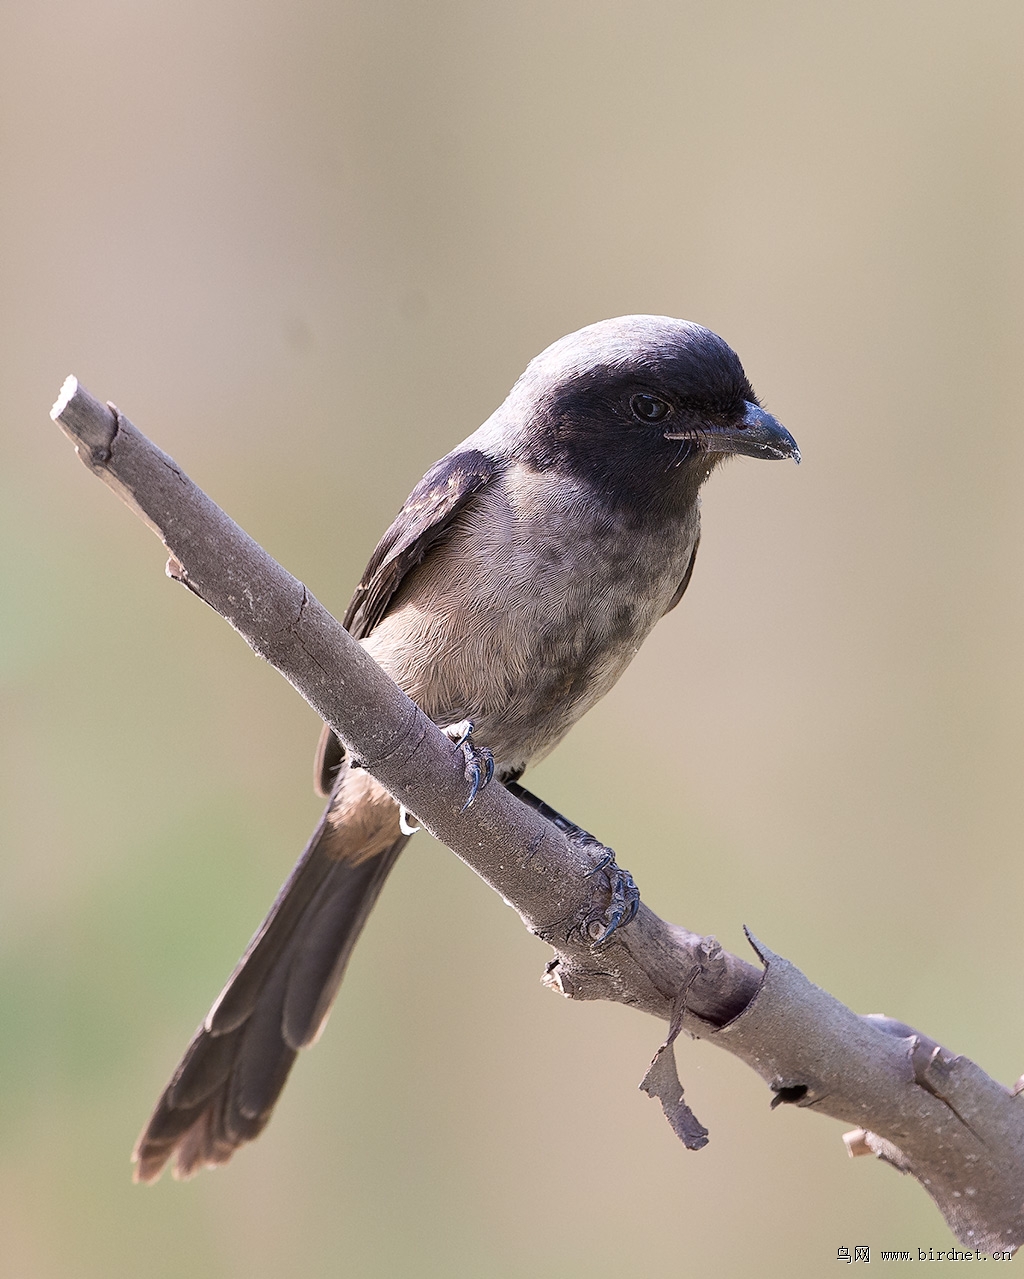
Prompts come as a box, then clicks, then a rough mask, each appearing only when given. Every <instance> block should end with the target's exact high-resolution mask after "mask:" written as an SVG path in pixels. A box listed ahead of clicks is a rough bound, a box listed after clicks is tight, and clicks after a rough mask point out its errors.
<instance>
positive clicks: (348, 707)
mask: <svg viewBox="0 0 1024 1279" xmlns="http://www.w3.org/2000/svg"><path fill="white" fill-rule="evenodd" d="M51 416H52V417H53V418H54V420H55V421H56V422H57V423H58V424H59V425H60V426H61V428H62V429H63V430H64V431H65V433H66V434H67V435H68V436H69V437H70V438H71V439H72V441H73V442H74V443H75V446H76V449H77V451H78V453H79V456H80V457H81V458H82V460H83V462H84V463H85V464H86V465H87V466H88V467H89V468H90V470H92V471H93V473H94V474H95V475H97V476H98V477H99V478H100V479H102V480H103V481H104V482H105V483H106V484H108V485H109V486H110V487H111V488H113V489H114V490H115V492H117V493H118V495H119V496H120V497H121V498H122V500H123V501H125V502H126V504H127V505H129V506H130V507H131V508H132V509H133V510H134V511H135V512H136V513H137V514H138V515H139V516H140V518H142V519H143V520H144V521H145V523H147V524H148V525H149V527H150V528H152V529H153V530H154V531H155V532H156V533H157V535H158V536H159V537H160V538H161V540H162V541H163V543H164V545H165V546H166V547H167V549H168V551H169V552H170V559H169V561H168V566H167V569H168V573H169V575H170V576H172V577H173V578H175V579H177V580H178V581H181V582H182V583H183V584H184V585H186V586H187V587H188V588H189V589H190V590H192V591H193V592H195V593H196V594H197V595H199V596H200V597H201V598H202V599H204V600H205V601H206V602H207V603H208V604H209V605H210V606H211V607H212V608H214V609H216V611H217V612H218V613H220V614H221V615H222V616H223V617H225V618H226V619H227V620H228V621H229V622H230V623H231V624H232V626H234V627H235V628H236V629H237V630H238V631H239V632H240V633H241V634H242V636H243V637H244V638H245V639H246V641H247V642H248V643H249V644H250V645H251V647H252V648H253V649H254V650H255V651H256V652H257V653H258V654H259V655H260V656H261V657H264V658H266V660H267V661H269V662H270V663H271V665H273V666H274V667H275V668H276V669H277V670H278V671H280V672H281V674H283V675H284V676H285V677H286V678H287V679H288V680H289V681H290V682H291V683H292V684H293V685H294V687H295V688H296V689H297V690H298V692H299V693H300V694H301V695H302V696H303V697H304V698H305V699H306V701H308V702H309V704H310V705H311V706H312V707H313V709H314V710H315V711H316V712H317V714H319V715H320V716H321V717H322V718H323V719H324V720H325V721H326V722H327V723H328V724H330V726H331V728H332V729H333V730H334V731H335V732H336V733H337V735H338V737H339V738H340V739H341V740H342V741H343V742H344V744H345V746H346V748H347V749H348V750H349V751H350V752H351V753H352V755H353V756H354V757H356V758H358V759H359V760H360V761H361V762H362V763H363V765H364V766H365V767H366V768H367V769H368V771H369V772H371V773H372V774H373V775H374V776H375V777H377V778H378V779H379V780H380V781H381V782H382V783H383V785H384V786H386V787H387V789H388V790H389V791H390V792H391V794H392V795H394V797H395V798H396V800H398V802H399V803H401V804H402V805H403V806H404V807H405V808H406V809H408V810H409V812H411V813H415V814H416V815H417V817H418V818H419V820H420V822H421V823H422V824H423V825H424V826H425V827H426V828H427V829H428V830H430V831H431V833H432V834H434V835H435V836H436V837H437V838H438V839H440V840H441V841H442V842H443V843H445V844H447V845H448V846H449V847H450V848H451V849H452V850H453V851H454V852H456V853H457V854H458V856H459V857H461V858H462V859H463V861H465V862H466V863H467V864H468V865H470V866H471V867H472V868H473V869H474V870H475V871H476V872H477V874H479V875H480V876H481V877H482V878H483V879H485V880H486V881H487V882H488V883H489V884H490V885H491V886H492V887H493V888H495V889H496V890H497V891H498V892H499V893H501V895H502V896H503V897H504V899H505V900H506V901H507V902H508V903H509V904H510V905H512V906H514V907H515V909H516V910H517V911H518V912H519V914H520V915H521V916H522V918H523V920H524V922H525V923H526V925H527V927H528V928H530V929H531V930H532V931H533V932H534V933H536V934H537V935H538V936H539V937H542V938H543V939H544V940H545V941H547V942H549V943H550V944H551V945H552V946H553V947H554V949H555V952H556V955H555V959H554V960H553V961H552V962H551V964H550V965H549V967H548V978H547V980H548V982H549V984H551V985H552V986H554V987H555V988H557V989H559V990H561V991H562V992H563V993H564V994H566V995H568V996H570V997H573V998H584V999H612V1000H617V1001H619V1002H621V1003H626V1004H630V1005H632V1006H634V1007H636V1008H640V1009H642V1010H643V1011H644V1012H648V1013H652V1014H653V1015H655V1016H658V1017H661V1018H663V1019H666V1020H673V1021H674V1023H675V1026H676V1028H678V1027H679V1026H680V1025H681V1026H682V1027H683V1028H684V1029H685V1030H687V1031H688V1032H690V1033H691V1034H693V1035H695V1036H698V1037H700V1038H706V1039H710V1040H712V1041H713V1042H715V1043H718V1044H720V1045H721V1046H722V1047H723V1048H726V1049H728V1050H729V1051H730V1052H733V1053H735V1054H736V1055H737V1056H739V1057H741V1058H742V1059H743V1060H744V1061H746V1062H747V1063H748V1064H749V1065H751V1066H752V1067H753V1069H755V1070H756V1071H757V1072H758V1074H760V1075H761V1077H762V1078H764V1079H765V1080H766V1081H767V1082H768V1083H769V1085H770V1087H771V1088H772V1089H773V1090H774V1092H775V1094H776V1099H777V1100H780V1101H788V1102H792V1103H794V1104H797V1105H801V1106H805V1107H808V1108H812V1109H815V1110H818V1111H821V1112H823V1113H825V1114H829V1115H832V1116H834V1117H836V1118H840V1119H844V1120H846V1121H847V1122H853V1123H855V1124H857V1125H858V1127H859V1128H860V1129H863V1130H866V1131H864V1132H862V1133H860V1134H859V1135H858V1140H857V1141H856V1142H855V1143H854V1145H855V1146H856V1147H857V1148H858V1149H859V1150H864V1151H868V1150H870V1151H873V1152H874V1153H876V1154H878V1155H879V1156H880V1157H882V1158H883V1159H886V1160H887V1161H888V1162H890V1163H893V1164H894V1165H895V1166H897V1167H899V1168H900V1169H901V1170H903V1171H909V1172H912V1173H913V1174H914V1175H915V1176H916V1177H917V1178H918V1179H919V1180H921V1181H922V1183H923V1184H924V1185H925V1187H926V1188H927V1189H928V1191H929V1193H930V1194H931V1195H932V1196H933V1198H934V1199H935V1200H936V1202H937V1204H938V1205H939V1207H940V1209H941V1210H942V1212H943V1213H944V1215H945V1216H946V1219H947V1221H948V1222H949V1224H950V1226H951V1227H952V1229H953V1230H954V1231H955V1233H956V1234H957V1236H958V1238H959V1239H960V1240H961V1242H962V1243H963V1244H964V1245H965V1246H967V1247H971V1248H980V1249H982V1250H986V1251H998V1250H1012V1249H1014V1248H1016V1247H1017V1246H1018V1245H1019V1244H1020V1243H1021V1242H1022V1241H1024V1205H1022V1202H1021V1201H1022V1199H1024V1193H1022V1189H1021V1188H1022V1187H1024V1102H1022V1101H1021V1100H1020V1098H1019V1097H1018V1096H1017V1095H1016V1094H1015V1093H1011V1092H1010V1091H1009V1090H1007V1089H1006V1088H1003V1087H1002V1086H1001V1085H999V1084H997V1083H994V1082H993V1081H992V1080H990V1079H989V1078H988V1077H987V1076H986V1075H984V1073H983V1072H982V1071H980V1070H979V1069H978V1067H976V1066H975V1065H973V1063H971V1062H968V1061H967V1060H966V1059H965V1058H960V1057H954V1056H952V1055H950V1054H946V1053H944V1052H943V1051H942V1050H941V1049H939V1048H938V1047H937V1046H936V1045H934V1044H932V1042H931V1041H930V1040H926V1039H925V1038H924V1037H923V1036H919V1035H917V1034H916V1033H915V1032H914V1031H912V1030H910V1028H908V1027H904V1026H901V1025H898V1024H897V1023H892V1022H888V1021H887V1020H885V1019H872V1018H868V1017H860V1016H857V1015H856V1014H854V1013H852V1012H850V1010H849V1009H847V1008H845V1007H844V1006H843V1005H842V1004H839V1003H838V1001H836V1000H834V999H833V998H832V997H831V996H830V995H827V994H826V993H825V992H824V991H821V990H819V989H818V988H817V987H816V986H813V985H811V983H810V982H808V981H807V979H806V978H805V977H803V976H802V974H800V973H799V972H798V971H797V970H796V969H795V968H793V967H792V965H790V964H788V963H787V962H786V961H785V960H782V959H779V958H778V957H777V956H774V955H772V954H771V953H770V952H769V951H767V950H766V949H765V948H764V947H762V946H760V944H759V943H756V944H755V949H756V950H757V952H758V954H759V956H760V957H761V959H762V960H763V961H764V963H765V970H764V972H763V973H762V972H761V970H759V969H757V968H755V967H753V966H752V965H750V964H749V963H746V962H745V961H743V960H741V959H739V958H737V957H736V956H733V955H730V954H728V953H727V952H725V951H723V950H722V949H721V947H719V946H718V945H717V943H715V942H714V940H713V939H708V938H703V937H700V936H697V935H696V934H693V933H690V932H687V931H686V930H685V929H683V928H680V927H678V926H676V925H674V924H669V923H666V922H665V921H664V920H661V919H659V918H658V916H657V915H655V914H654V913H653V912H652V911H650V910H648V909H647V908H646V907H645V906H641V907H640V910H639V913H638V914H637V917H636V918H635V919H634V920H633V922H632V923H631V924H629V925H628V926H627V927H623V928H620V929H618V931H616V932H615V933H614V934H613V936H612V938H611V939H610V941H608V942H607V943H605V944H603V945H601V946H599V947H595V946H594V945H593V943H592V940H591V938H592V935H594V934H593V933H592V931H591V929H592V928H593V918H594V907H595V901H594V898H595V892H596V893H597V895H598V896H600V893H601V892H602V891H605V892H606V891H607V882H606V880H604V879H602V877H601V876H599V875H593V873H592V872H593V871H594V870H595V853H594V850H593V849H592V848H591V847H589V846H588V845H586V844H585V843H581V842H579V841H575V840H573V839H571V838H567V837H566V836H565V835H564V834H563V833H562V832H561V831H560V830H559V829H558V828H557V827H556V826H555V825H554V824H553V823H551V822H550V821H548V820H547V819H546V818H545V817H543V816H541V815H540V814H539V813H538V812H535V811H534V810H532V809H530V808H528V807H527V806H526V805H524V804H522V803H520V802H519V801H518V800H517V799H515V798H514V797H513V796H512V795H511V794H510V793H509V792H508V791H507V790H505V789H504V787H502V786H499V785H497V784H495V785H492V786H490V787H488V788H487V789H486V790H484V791H483V792H481V794H480V796H479V797H478V799H477V801H476V803H475V804H474V805H473V807H472V808H471V809H469V810H468V811H467V812H462V805H463V801H464V799H465V794H466V781H465V777H464V773H463V769H462V766H461V756H460V755H459V754H458V753H455V752H453V751H452V747H451V742H450V740H449V739H448V738H447V737H446V736H445V735H444V734H443V733H441V731H440V730H439V729H438V728H437V727H436V726H435V725H434V724H433V723H432V722H431V721H430V720H429V719H428V718H427V717H426V716H425V715H424V714H423V712H422V711H420V710H419V708H418V707H417V706H415V705H414V704H413V703H412V702H411V701H410V700H409V699H408V698H407V697H406V696H405V694H404V693H402V692H401V691H400V690H399V689H398V688H397V687H396V686H395V685H394V684H393V683H392V682H391V680H390V679H388V677H387V676H386V675H385V674H384V673H383V671H381V670H380V668H379V667H378V666H377V665H376V663H375V662H374V661H373V660H372V659H371V658H370V657H369V656H368V655H367V654H366V652H365V651H364V650H363V648H362V647H361V646H360V645H359V644H358V643H356V641H354V640H353V639H352V638H351V636H349V635H348V633H347V632H346V631H345V630H344V629H343V628H342V627H341V626H340V624H339V623H338V622H336V621H335V619H334V618H333V617H331V615H330V614H329V613H328V612H327V610H326V609H324V608H323V607H322V605H320V604H319V602H318V601H317V600H316V599H315V598H314V597H313V596H312V595H311V594H310V593H309V592H308V591H307V590H306V588H305V587H304V586H303V585H302V583H301V582H299V581H297V580H296V579H295V578H294V577H292V576H291V575H290V574H289V573H287V572H286V571H285V570H284V569H283V568H281V566H280V565H278V564H277V563H276V562H275V561H274V560H273V559H272V558H271V557H270V556H269V555H267V554H266V552H265V551H263V549H262V548H261V547H259V546H258V545H257V544H256V543H255V542H253V541H252V539H251V538H249V537H248V536H247V535H246V534H245V533H244V532H243V531H242V530H241V529H240V528H239V527H238V525H236V524H235V523H234V522H233V521H232V520H230V519H229V518H228V516H227V515H225V513H224V512H223V511H221V510H220V508H219V507H217V506H216V505H215V504H214V503H213V502H212V501H211V500H210V499H209V498H208V497H207V496H206V495H205V494H204V493H203V492H202V491H201V490H200V489H198V488H197V487H196V486H195V485H194V484H193V483H192V482H191V481H190V480H189V479H188V477H187V476H185V475H184V474H183V472H182V471H181V470H180V469H179V468H178V467H177V466H176V464H175V463H174V462H173V461H172V460H171V459H170V458H169V457H167V456H166V455H165V454H164V453H162V452H160V450H159V449H157V448H156V447H155V446H154V445H153V444H151V443H150V442H149V441H148V440H147V439H146V438H145V437H144V436H143V435H141V434H140V433H139V432H138V431H137V430H136V429H135V427H134V426H132V424H131V423H130V422H129V421H128V420H127V419H126V418H125V417H124V416H123V415H121V414H120V413H119V412H118V411H117V410H116V409H115V408H113V406H108V405H103V404H100V403H99V402H98V401H97V400H95V399H94V398H93V397H92V396H91V395H89V393H88V392H87V391H85V390H84V389H83V388H81V387H80V386H79V385H78V383H77V382H76V380H75V379H74V378H69V379H68V380H67V382H66V383H65V385H64V387H63V389H62V392H61V396H60V398H59V399H58V401H57V403H56V404H55V405H54V408H53V411H52V415H51ZM597 931H598V932H599V931H600V930H599V929H598V930H597ZM681 992H682V994H681ZM668 1060H669V1062H671V1057H670V1054H669V1058H668ZM673 1080H675V1083H673V1082H672V1081H673ZM649 1087H650V1090H651V1091H655V1092H657V1095H659V1096H660V1097H661V1098H662V1101H663V1104H664V1105H665V1106H666V1110H667V1111H668V1112H669V1115H670V1118H672V1119H673V1123H674V1125H675V1126H676V1127H677V1131H680V1133H681V1135H683V1136H684V1139H685V1140H688V1144H693V1145H699V1144H701V1140H693V1141H690V1140H689V1139H688V1137H687V1136H686V1134H685V1133H684V1132H683V1129H684V1128H685V1129H687V1131H688V1132H689V1133H690V1135H691V1136H692V1134H693V1131H694V1129H693V1128H692V1127H691V1128H688V1127H687V1124H686V1123H685V1121H684V1120H683V1119H680V1115H681V1114H682V1112H684V1111H685V1106H682V1102H681V1093H682V1090H681V1089H678V1081H677V1080H676V1079H675V1074H674V1068H671V1069H670V1070H669V1071H668V1074H667V1076H666V1073H665V1071H664V1070H660V1073H659V1082H658V1084H657V1086H656V1087H655V1086H653V1085H649ZM676 1089H678V1096H675V1090H676ZM686 1113H688V1112H686ZM691 1118H692V1117H691ZM696 1128H697V1130H698V1131H699V1125H697V1126H696Z"/></svg>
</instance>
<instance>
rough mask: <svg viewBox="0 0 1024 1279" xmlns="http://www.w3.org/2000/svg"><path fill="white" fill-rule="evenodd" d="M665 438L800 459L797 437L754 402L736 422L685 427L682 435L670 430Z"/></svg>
mask: <svg viewBox="0 0 1024 1279" xmlns="http://www.w3.org/2000/svg"><path fill="white" fill-rule="evenodd" d="M665 439H666V440H684V439H685V440H694V441H695V442H696V443H699V444H700V445H701V446H702V447H703V448H704V449H706V450H707V452H708V453H742V454H744V456H746V457H766V458H772V459H773V460H775V461H778V460H780V459H782V458H784V457H791V458H792V459H793V461H794V462H799V461H800V450H799V448H798V447H797V443H796V440H794V439H793V437H792V435H790V433H789V432H788V431H787V430H786V428H785V427H784V426H783V425H782V423H781V422H780V421H779V420H778V418H774V417H772V415H771V414H770V413H766V412H765V411H764V409H762V408H758V406H757V405H756V404H750V403H748V404H747V406H746V411H745V412H744V414H743V417H742V418H740V420H739V421H738V422H737V423H736V424H735V425H733V426H707V427H703V428H701V429H699V430H697V431H686V432H682V431H681V432H680V433H679V434H678V435H673V434H672V433H671V432H670V431H666V432H665Z"/></svg>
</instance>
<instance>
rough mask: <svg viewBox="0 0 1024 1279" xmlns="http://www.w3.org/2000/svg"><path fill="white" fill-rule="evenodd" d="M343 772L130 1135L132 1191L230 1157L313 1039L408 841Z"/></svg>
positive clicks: (388, 813)
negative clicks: (170, 1165) (169, 1166)
mask: <svg viewBox="0 0 1024 1279" xmlns="http://www.w3.org/2000/svg"><path fill="white" fill-rule="evenodd" d="M344 771H345V772H346V774H347V776H346V777H344V778H343V779H342V783H343V785H344V782H346V781H348V782H349V783H350V784H349V785H348V786H347V787H344V789H345V790H347V792H348V794H347V795H344V796H342V795H340V793H339V792H338V791H336V792H335V797H334V799H333V800H332V802H331V803H330V804H329V805H328V807H327V809H326V811H325V812H324V815H323V817H322V818H321V819H320V824H319V825H318V826H317V828H316V830H315V831H314V832H313V835H312V837H311V838H310V841H309V843H308V844H307V846H306V849H305V852H304V853H303V854H302V856H301V857H300V858H299V861H298V862H297V864H296V866H295V869H294V870H293V871H292V873H291V875H290V876H289V877H288V880H287V882H286V883H285V885H284V887H283V888H282V889H281V891H280V893H279V894H278V897H277V900H276V901H275V902H274V905H273V906H272V907H271V910H270V913H269V914H268V915H267V917H266V919H265V920H264V921H263V923H262V925H261V926H260V929H259V931H258V932H257V933H256V935H255V936H254V937H253V939H252V941H251V942H250V943H249V947H248V949H247V950H246V952H245V954H244V955H243V956H242V958H241V960H240V961H239V964H238V967H237V968H236V969H235V971H234V972H233V973H232V974H231V977H230V978H229V979H228V983H227V985H226V986H225V987H224V989H223V991H221V994H220V996H219V997H218V999H217V1001H216V1002H215V1003H214V1005H213V1007H212V1008H211V1009H210V1012H209V1013H208V1014H207V1017H206V1020H205V1021H204V1022H203V1024H202V1025H201V1026H200V1027H199V1029H198V1031H197V1032H196V1035H195V1038H194V1039H193V1040H192V1042H191V1043H190V1044H189V1046H188V1049H187V1050H186V1052H185V1055H184V1057H183V1058H182V1060H181V1063H180V1064H179V1066H178V1068H177V1070H175V1072H174V1074H173V1076H172V1077H171V1081H170V1083H169V1084H168V1085H167V1087H166V1088H165V1089H164V1092H163V1095H162V1096H161V1098H160V1100H159V1101H158V1102H157V1106H156V1109H155V1110H154V1112H153V1116H152V1118H151V1119H150V1121H149V1123H148V1124H147V1125H146V1128H145V1131H144V1132H143V1133H142V1135H141V1136H140V1137H139V1140H138V1143H137V1144H136V1147H135V1152H134V1154H133V1159H135V1161H136V1164H137V1166H136V1169H135V1180H136V1181H154V1180H155V1179H156V1178H157V1177H159V1175H160V1173H161V1172H162V1171H163V1167H164V1165H165V1164H166V1163H167V1161H168V1160H169V1159H172V1158H173V1159H174V1163H175V1167H174V1175H175V1176H176V1177H191V1176H192V1175H193V1174H194V1173H196V1172H198V1171H199V1169H200V1168H203V1167H205V1166H209V1165H213V1164H221V1163H224V1162H226V1161H227V1160H228V1159H230V1158H231V1156H232V1154H234V1152H235V1150H236V1149H237V1148H238V1147H239V1146H240V1145H242V1144H243V1143H244V1142H247V1141H252V1139H253V1138H254V1137H256V1136H258V1135H259V1133H260V1132H262V1130H263V1128H264V1126H265V1125H266V1123H267V1120H268V1119H269V1118H270V1112H271V1110H272V1109H273V1107H274V1103H275V1102H276V1101H277V1098H278V1096H279V1095H280V1092H281V1089H282V1088H283V1087H284V1084H285V1080H286V1079H287V1078H288V1072H289V1070H290V1069H291V1067H292V1062H293V1061H294V1060H295V1057H296V1055H297V1053H298V1051H299V1049H300V1048H306V1047H308V1046H309V1045H310V1044H312V1043H314V1042H315V1040H316V1038H317V1036H318V1035H319V1033H320V1030H321V1029H322V1027H323V1024H324V1022H325V1021H326V1019H327V1014H328V1013H329V1012H330V1008H331V1004H332V1003H333V1002H334V997H335V995H336V994H337V993H338V986H339V985H340V983H341V978H342V975H343V974H344V971H345V965H346V964H347V963H348V958H349V955H350V954H351V953H352V947H353V946H354V945H355V942H356V939H357V938H358V936H359V933H360V931H361V930H362V927H363V924H364V923H365V922H366V917H367V915H368V914H369V913H370V909H371V908H372V906H373V904H374V902H375V901H376V900H377V895H378V893H379V892H380V890H381V888H382V886H383V884H384V880H385V879H386V877H387V874H388V871H389V870H390V869H391V867H392V866H393V865H394V863H395V859H396V858H397V856H398V854H399V853H400V852H401V850H402V847H403V846H404V844H405V843H406V840H407V838H408V837H407V836H405V835H401V834H399V833H398V821H397V809H396V808H395V806H394V801H392V800H391V799H390V797H389V796H386V795H385V794H384V793H383V792H380V793H374V794H372V796H371V794H370V793H369V792H370V790H371V789H372V788H376V783H373V782H372V779H370V778H369V777H368V776H367V775H366V774H358V773H356V774H348V770H344ZM351 783H355V784H354V785H352V784H351ZM368 784H369V785H368ZM376 790H377V791H379V788H376ZM339 799H341V800H342V802H341V803H339ZM345 800H348V801H349V802H347V803H346V802H344V801H345ZM361 800H362V801H367V800H369V801H370V802H368V803H366V802H362V803H361V802H360V801H361ZM385 801H386V802H385ZM346 809H347V810H348V816H350V817H355V818H356V819H357V820H351V821H346V820H345V817H346V813H345V810H346ZM353 810H355V811H353Z"/></svg>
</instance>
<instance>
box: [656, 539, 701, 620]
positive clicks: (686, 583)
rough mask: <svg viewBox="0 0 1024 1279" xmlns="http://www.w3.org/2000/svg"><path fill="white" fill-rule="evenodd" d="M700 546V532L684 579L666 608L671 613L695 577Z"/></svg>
mask: <svg viewBox="0 0 1024 1279" xmlns="http://www.w3.org/2000/svg"><path fill="white" fill-rule="evenodd" d="M698 546H700V534H699V533H698V534H697V540H696V542H694V544H693V550H692V551H691V552H690V562H689V564H687V566H686V572H685V573H684V574H683V580H682V581H681V582H680V583H679V589H678V590H677V591H676V593H675V595H673V596H672V598H671V599H670V600H669V602H668V608H666V609H665V613H671V612H672V610H673V609H674V608H675V606H676V605H677V604H678V603H679V601H680V600H681V599H682V598H683V596H684V595H685V594H686V588H687V587H688V586H689V585H690V578H691V577H693V566H694V564H695V563H696V560H697V547H698ZM664 616H665V614H664V613H663V614H662V617H664Z"/></svg>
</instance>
